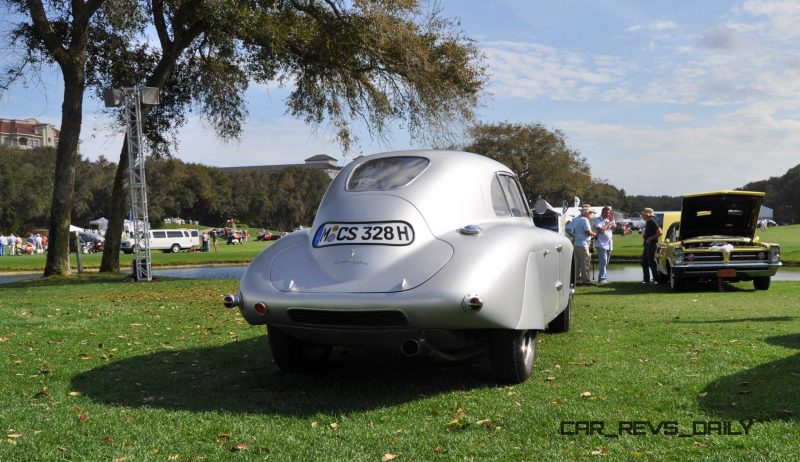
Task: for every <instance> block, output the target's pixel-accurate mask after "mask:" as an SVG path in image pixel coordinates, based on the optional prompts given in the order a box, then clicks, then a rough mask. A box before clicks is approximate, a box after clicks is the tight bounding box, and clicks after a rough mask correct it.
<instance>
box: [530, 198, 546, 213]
mask: <svg viewBox="0 0 800 462" xmlns="http://www.w3.org/2000/svg"><path fill="white" fill-rule="evenodd" d="M533 211H534V212H535V213H536V214H537V215H543V214H544V213H545V212H547V201H546V200H544V199H542V198H539V199H537V200H536V203H534V204H533Z"/></svg>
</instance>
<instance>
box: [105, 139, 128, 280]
mask: <svg viewBox="0 0 800 462" xmlns="http://www.w3.org/2000/svg"><path fill="white" fill-rule="evenodd" d="M128 160H129V159H128V138H127V137H126V138H125V142H124V143H122V152H121V153H120V155H119V164H117V173H116V175H114V189H113V190H112V191H111V216H110V217H109V220H108V228H107V229H106V242H105V248H104V249H103V260H102V261H101V262H100V272H101V273H119V251H120V247H121V245H122V226H123V224H124V222H125V211H126V210H128V209H129V208H130V204H129V202H130V192H129V191H128V186H129V185H128V183H129V181H128V165H129V163H130V162H129V161H128Z"/></svg>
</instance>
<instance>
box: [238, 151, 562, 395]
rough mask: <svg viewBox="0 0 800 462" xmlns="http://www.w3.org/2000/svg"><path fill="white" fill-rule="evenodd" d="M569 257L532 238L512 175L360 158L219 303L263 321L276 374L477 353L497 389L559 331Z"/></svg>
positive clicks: (488, 164)
mask: <svg viewBox="0 0 800 462" xmlns="http://www.w3.org/2000/svg"><path fill="white" fill-rule="evenodd" d="M572 254H573V247H572V244H571V243H570V241H569V240H568V239H567V238H565V237H564V236H562V235H561V234H559V233H557V232H553V231H549V230H544V229H540V228H537V227H536V226H535V225H534V224H533V221H532V219H531V211H530V209H529V207H528V202H527V201H526V199H525V197H524V195H523V193H522V189H521V188H520V186H519V183H518V181H517V178H516V176H515V175H514V173H513V172H512V171H511V170H509V169H508V168H507V167H506V166H504V165H503V164H500V163H498V162H495V161H493V160H491V159H488V158H486V157H483V156H479V155H475V154H469V153H464V152H454V151H431V150H426V151H403V152H391V153H383V154H376V155H371V156H365V157H359V158H357V159H355V160H354V161H353V162H352V163H350V164H349V165H348V166H347V167H345V168H344V169H342V171H341V172H340V173H339V175H338V176H337V177H336V178H335V179H334V180H333V182H332V183H331V185H330V186H329V188H328V191H327V192H326V193H325V196H324V197H323V199H322V202H321V203H320V206H319V210H318V211H317V215H316V218H315V221H314V224H313V226H311V228H308V229H303V230H299V231H295V232H293V233H291V234H289V235H288V236H286V237H284V238H283V239H280V240H279V241H277V242H275V244H273V245H272V246H271V247H268V248H267V249H266V250H264V252H262V253H261V254H260V255H258V256H257V257H256V258H255V260H253V262H252V263H251V264H250V267H249V268H248V269H247V271H246V272H245V274H244V276H243V277H242V279H241V283H240V288H239V294H238V295H228V296H226V297H225V301H224V302H225V305H226V306H228V307H234V306H238V307H239V308H240V310H241V313H242V316H244V318H245V319H246V320H247V321H248V322H249V323H250V324H266V325H267V328H268V334H269V341H270V347H271V349H272V355H273V357H274V359H275V361H276V362H277V364H278V366H279V367H280V368H281V369H283V370H286V371H312V370H316V369H318V368H320V367H321V366H322V365H323V364H324V363H325V361H326V360H327V359H328V356H329V355H330V352H331V348H332V347H333V346H366V347H387V348H400V349H401V351H402V352H403V353H404V354H405V355H408V356H416V355H429V356H432V357H434V358H436V359H439V360H454V361H455V360H462V359H465V358H468V357H471V356H473V355H476V354H480V353H482V352H486V351H488V352H489V354H490V358H491V362H492V366H493V368H494V370H495V372H496V375H497V377H498V379H499V380H501V381H503V382H507V383H518V382H522V381H524V380H525V379H527V378H528V376H529V375H530V373H531V371H532V368H533V362H534V357H535V351H536V335H537V333H538V332H540V331H543V330H545V329H547V330H549V331H553V332H565V331H567V330H568V329H569V322H570V309H571V304H572V295H573V293H574V289H573V283H572V279H571V275H572Z"/></svg>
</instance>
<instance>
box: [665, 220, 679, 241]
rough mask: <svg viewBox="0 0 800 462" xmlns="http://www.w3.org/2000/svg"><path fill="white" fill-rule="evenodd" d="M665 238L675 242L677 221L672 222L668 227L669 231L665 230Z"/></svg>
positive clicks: (676, 238)
mask: <svg viewBox="0 0 800 462" xmlns="http://www.w3.org/2000/svg"><path fill="white" fill-rule="evenodd" d="M667 239H669V241H670V242H675V241H677V240H678V223H673V224H671V225H670V227H669V231H667Z"/></svg>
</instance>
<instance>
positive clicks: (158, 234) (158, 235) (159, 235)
mask: <svg viewBox="0 0 800 462" xmlns="http://www.w3.org/2000/svg"><path fill="white" fill-rule="evenodd" d="M165 237H167V233H166V232H164V231H153V238H155V239H158V238H165Z"/></svg>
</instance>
